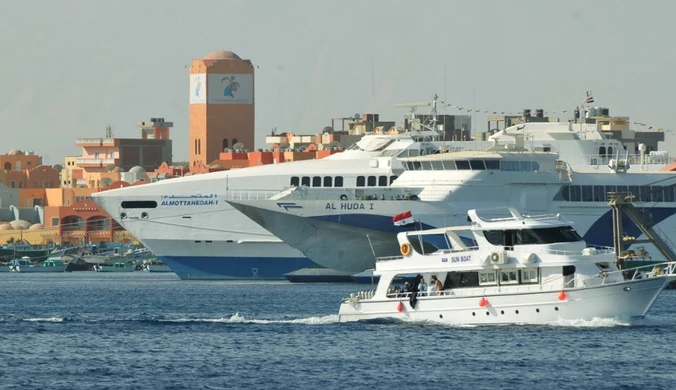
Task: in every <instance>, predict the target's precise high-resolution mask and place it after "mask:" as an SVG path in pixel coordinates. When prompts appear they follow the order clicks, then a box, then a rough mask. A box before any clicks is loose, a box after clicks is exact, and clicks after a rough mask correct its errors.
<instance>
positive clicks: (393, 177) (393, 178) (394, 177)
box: [390, 176, 397, 185]
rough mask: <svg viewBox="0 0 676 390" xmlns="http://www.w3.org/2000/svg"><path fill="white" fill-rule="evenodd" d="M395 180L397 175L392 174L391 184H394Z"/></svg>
mask: <svg viewBox="0 0 676 390" xmlns="http://www.w3.org/2000/svg"><path fill="white" fill-rule="evenodd" d="M395 180H397V177H396V176H390V185H392V183H394V181H395Z"/></svg>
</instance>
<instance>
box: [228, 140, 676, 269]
mask: <svg viewBox="0 0 676 390" xmlns="http://www.w3.org/2000/svg"><path fill="white" fill-rule="evenodd" d="M400 161H401V162H402V163H403V165H404V167H405V171H404V172H403V173H401V174H400V175H399V176H398V178H397V180H395V181H394V182H393V183H392V185H391V186H389V187H386V188H385V187H378V186H373V187H368V186H367V187H352V188H340V189H338V188H331V189H328V188H306V187H302V186H301V187H296V188H292V189H288V190H286V191H284V192H282V193H280V194H278V195H276V196H273V197H271V198H270V199H267V200H263V199H258V200H257V199H232V200H229V202H230V203H231V204H233V206H234V207H235V208H237V209H238V210H239V211H241V212H243V213H244V214H245V215H247V216H248V217H250V218H252V219H253V220H254V221H256V222H257V223H259V224H260V225H261V226H262V227H264V228H265V229H267V230H268V231H270V232H271V233H273V234H275V235H276V236H277V237H279V238H280V239H282V240H283V241H284V242H286V243H287V244H289V245H291V246H292V247H294V248H297V249H299V250H300V251H301V252H303V254H305V255H306V256H308V257H309V258H310V259H312V260H313V261H315V262H316V263H318V264H320V265H322V266H325V267H328V268H333V269H337V270H340V271H349V272H354V273H357V272H362V271H364V270H367V269H370V268H373V256H372V255H371V254H372V252H373V253H374V254H375V255H377V256H390V255H394V254H396V253H397V252H398V246H397V245H396V235H397V233H399V232H402V231H411V230H424V229H431V228H435V227H441V226H448V225H461V224H463V223H466V222H467V219H466V218H467V216H466V210H470V209H475V208H483V207H500V206H513V207H517V208H518V209H520V210H524V211H525V212H529V213H543V212H545V213H565V214H566V215H568V216H569V217H570V218H571V219H572V220H574V221H575V222H576V224H577V227H578V231H579V232H580V233H581V234H583V235H584V238H585V240H586V241H587V242H588V243H590V244H594V245H602V246H609V245H611V244H612V234H611V232H612V230H610V223H611V212H610V210H609V209H608V206H607V203H606V201H607V198H606V194H607V193H608V192H614V191H623V192H631V193H633V194H635V195H637V197H638V199H639V200H640V201H641V202H642V203H643V206H644V207H645V209H646V210H647V211H648V212H649V213H650V214H651V220H652V223H654V224H659V227H660V229H662V230H666V231H668V232H669V233H672V232H673V231H674V230H675V229H676V219H673V218H671V217H672V216H673V215H674V213H676V198H675V192H674V191H675V189H674V185H675V184H676V173H674V172H670V171H643V170H641V169H638V170H629V169H627V168H628V167H629V166H630V163H629V159H628V158H627V155H626V154H625V155H624V156H622V155H620V154H619V153H616V156H615V158H614V159H610V160H609V166H608V167H606V168H605V169H600V168H599V169H596V168H589V167H588V168H587V169H585V170H579V171H575V170H573V169H572V168H571V166H570V165H569V164H567V163H566V162H564V161H561V160H560V158H559V155H558V154H557V153H553V152H544V151H533V150H526V149H524V148H523V143H520V142H516V143H513V144H507V145H503V144H500V143H497V142H496V143H495V145H493V146H492V147H491V148H489V149H487V150H483V151H472V152H470V151H451V152H448V153H439V154H434V155H429V156H419V157H409V158H402V159H401V160H400ZM362 182H363V181H362ZM280 205H284V206H285V207H281V206H280ZM404 213H407V214H408V215H407V218H405V220H402V221H398V220H397V216H400V215H401V214H404ZM625 233H627V234H628V235H630V236H636V237H638V236H640V235H641V232H640V231H639V228H638V227H636V226H634V225H632V224H627V225H626V226H625ZM467 239H470V237H467ZM421 242H422V241H421ZM425 244H426V245H429V246H430V247H431V248H433V247H434V246H435V242H432V241H430V242H426V243H425Z"/></svg>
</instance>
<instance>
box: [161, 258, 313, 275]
mask: <svg viewBox="0 0 676 390" xmlns="http://www.w3.org/2000/svg"><path fill="white" fill-rule="evenodd" d="M160 260H162V261H163V262H164V264H166V265H167V266H169V268H171V270H172V271H174V272H175V273H176V275H178V277H179V278H181V279H183V280H242V279H244V280H286V278H285V277H284V274H286V273H289V272H293V271H297V270H299V269H301V268H307V267H313V266H315V267H316V266H317V265H316V264H315V263H314V262H312V261H310V259H308V258H305V257H225V256H223V257H189V256H160Z"/></svg>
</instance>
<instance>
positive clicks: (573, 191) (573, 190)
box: [570, 186, 582, 202]
mask: <svg viewBox="0 0 676 390" xmlns="http://www.w3.org/2000/svg"><path fill="white" fill-rule="evenodd" d="M580 200H582V191H581V189H580V186H570V201H571V202H579V201H580Z"/></svg>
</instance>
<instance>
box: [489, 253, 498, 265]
mask: <svg viewBox="0 0 676 390" xmlns="http://www.w3.org/2000/svg"><path fill="white" fill-rule="evenodd" d="M498 261H500V254H499V253H497V252H494V253H492V254H491V262H492V263H497V262H498Z"/></svg>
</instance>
